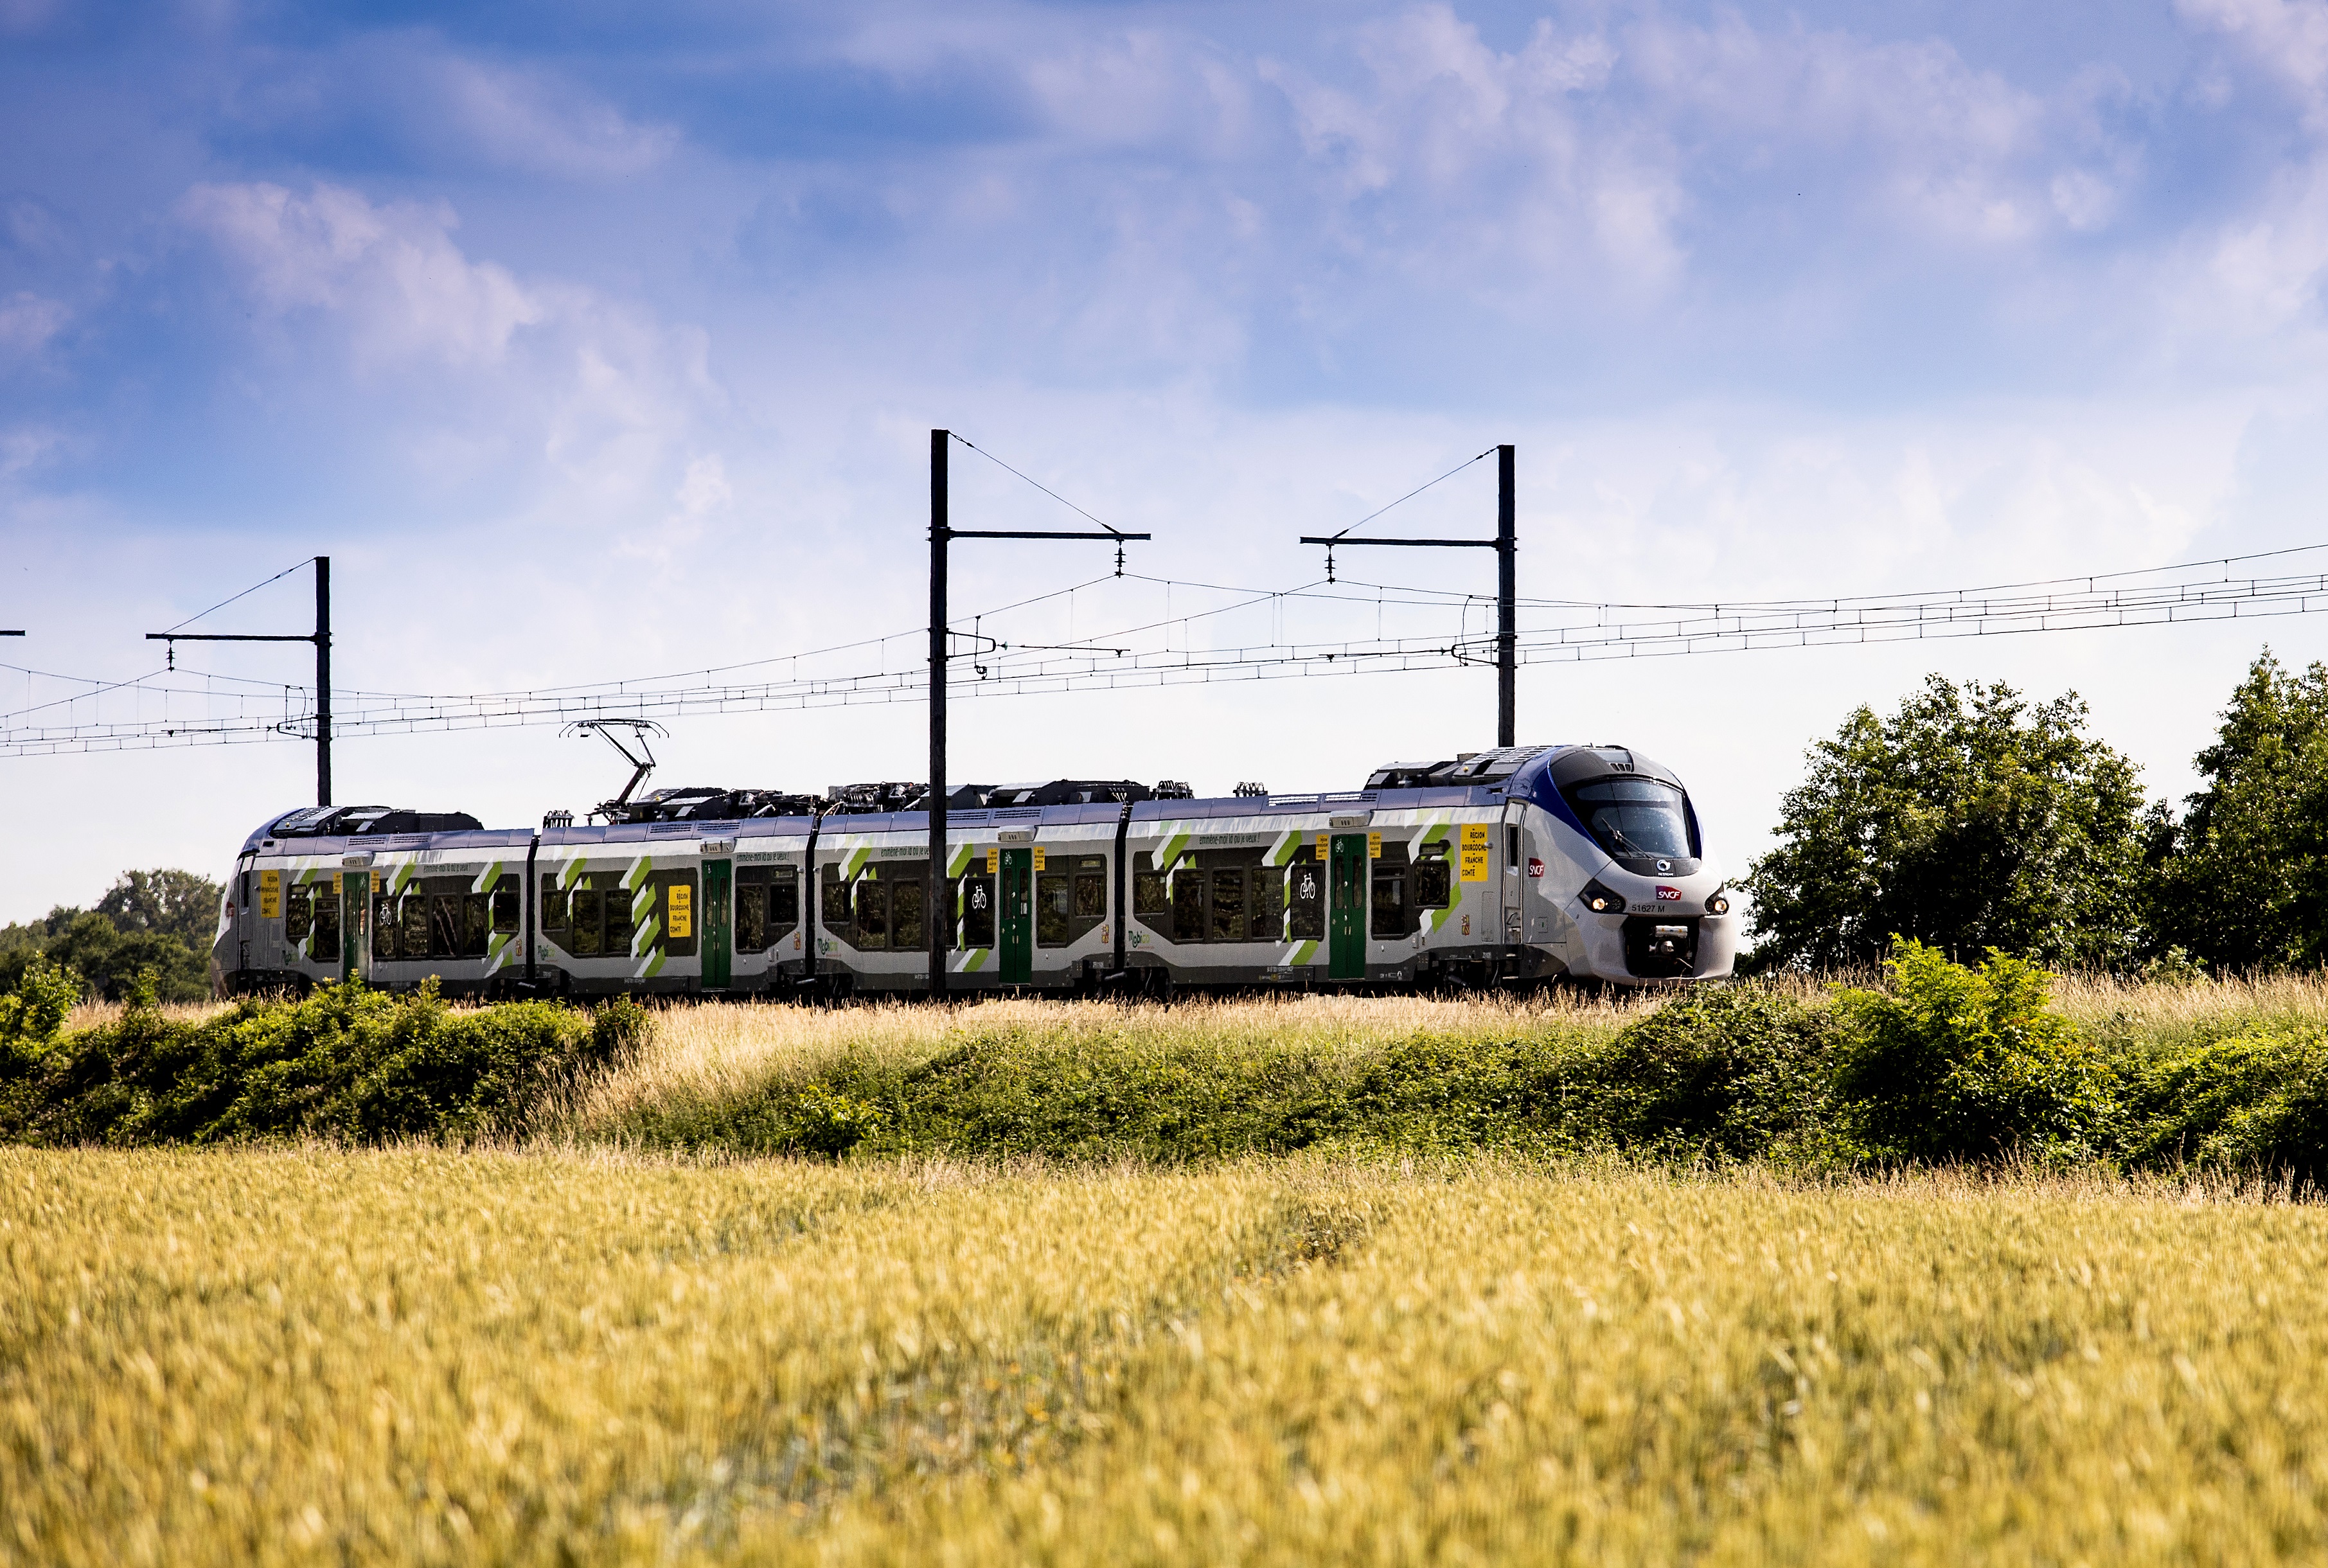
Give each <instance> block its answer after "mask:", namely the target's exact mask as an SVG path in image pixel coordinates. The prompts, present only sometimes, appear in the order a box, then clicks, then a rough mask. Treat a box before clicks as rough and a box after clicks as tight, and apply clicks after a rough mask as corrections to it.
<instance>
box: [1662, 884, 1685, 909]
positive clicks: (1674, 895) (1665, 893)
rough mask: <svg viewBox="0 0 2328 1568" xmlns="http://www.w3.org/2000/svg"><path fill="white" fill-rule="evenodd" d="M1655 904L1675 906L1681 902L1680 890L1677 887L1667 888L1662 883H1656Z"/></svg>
mask: <svg viewBox="0 0 2328 1568" xmlns="http://www.w3.org/2000/svg"><path fill="white" fill-rule="evenodd" d="M1657 902H1658V903H1660V904H1667V903H1674V904H1677V903H1679V902H1681V889H1680V888H1678V887H1666V885H1665V884H1664V883H1662V882H1660V883H1658V884H1657Z"/></svg>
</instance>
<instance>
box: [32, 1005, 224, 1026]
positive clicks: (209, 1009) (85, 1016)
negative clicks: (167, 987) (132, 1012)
mask: <svg viewBox="0 0 2328 1568" xmlns="http://www.w3.org/2000/svg"><path fill="white" fill-rule="evenodd" d="M233 1005H234V1004H233V1003H232V1002H223V1001H172V1002H164V1003H163V1004H162V1016H163V1017H164V1018H166V1019H169V1020H170V1021H171V1022H172V1023H180V1024H203V1023H207V1022H209V1021H210V1020H211V1019H214V1018H216V1017H218V1015H219V1014H221V1013H222V1012H225V1011H226V1010H228V1009H230V1008H231V1007H232V1006H233ZM123 1007H124V1004H122V1003H120V1002H117V1001H82V1002H80V1003H77V1004H75V1006H74V1008H73V1009H72V1011H71V1012H70V1013H68V1014H67V1015H65V1028H69V1029H93V1028H100V1027H102V1026H104V1025H107V1024H116V1023H119V1022H120V1021H121V1014H122V1011H123Z"/></svg>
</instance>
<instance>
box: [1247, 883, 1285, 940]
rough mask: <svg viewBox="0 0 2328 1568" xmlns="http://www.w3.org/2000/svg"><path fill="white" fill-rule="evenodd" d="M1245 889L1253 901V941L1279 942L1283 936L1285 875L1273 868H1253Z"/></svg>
mask: <svg viewBox="0 0 2328 1568" xmlns="http://www.w3.org/2000/svg"><path fill="white" fill-rule="evenodd" d="M1247 887H1249V888H1250V889H1251V891H1250V894H1249V897H1251V898H1252V900H1253V911H1252V918H1253V941H1255V942H1276V941H1280V940H1281V939H1282V938H1283V936H1284V934H1285V873H1284V872H1282V871H1281V870H1279V869H1277V868H1276V867H1274V866H1255V867H1254V868H1253V876H1252V878H1251V879H1250V881H1249V882H1248V883H1247Z"/></svg>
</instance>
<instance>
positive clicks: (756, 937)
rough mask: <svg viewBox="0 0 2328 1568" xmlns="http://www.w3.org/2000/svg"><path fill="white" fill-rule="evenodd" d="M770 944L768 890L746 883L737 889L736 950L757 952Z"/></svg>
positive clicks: (739, 951)
mask: <svg viewBox="0 0 2328 1568" xmlns="http://www.w3.org/2000/svg"><path fill="white" fill-rule="evenodd" d="M767 945H768V890H767V888H766V887H762V886H757V885H755V884H750V883H746V884H741V885H739V886H738V887H737V889H736V951H737V952H738V953H757V952H759V951H760V950H761V949H762V948H764V947H765V946H767Z"/></svg>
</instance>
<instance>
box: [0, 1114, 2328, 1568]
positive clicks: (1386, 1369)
mask: <svg viewBox="0 0 2328 1568" xmlns="http://www.w3.org/2000/svg"><path fill="white" fill-rule="evenodd" d="M0 1216H5V1217H0V1559H5V1560H6V1561H8V1562H10V1563H28V1564H29V1563H70V1564H90V1565H96V1564H117V1563H139V1564H146V1563H151V1564H203V1563H324V1562H330V1563H428V1562H474V1561H493V1562H509V1563H633V1562H636V1563H648V1562H652V1563H715V1562H742V1561H752V1562H768V1561H786V1562H791V1561H797V1562H803V1563H962V1564H978V1563H1005V1562H1011V1563H1016V1562H1062V1563H1064V1562H1094V1561H1103V1560H1104V1561H1123V1562H1136V1563H1187V1562H1206V1563H1318V1562H1328V1561H1331V1562H1359V1563H1413V1562H1443V1563H1469V1562H1488V1561H1495V1562H1507V1563H1508V1562H1543V1563H1672V1562H1676V1561H1690V1562H1703V1563H1731V1562H1739V1563H1744V1562H1754V1563H1763V1562H1779V1563H1878V1562H1881V1563H1903V1562H1904V1563H1916V1562H1944V1561H1945V1562H1960V1561H1965V1560H1967V1559H1977V1560H1981V1561H1985V1562H1997V1563H2079V1562H2083V1563H2095V1564H2099V1563H2150V1562H2160V1563H2255V1562H2271V1561H2296V1560H2305V1559H2310V1560H2316V1559H2317V1558H2318V1556H2319V1555H2320V1554H2322V1553H2323V1550H2328V1506H2324V1505H2328V1493H2323V1485H2328V1355H2323V1352H2328V1277H2323V1276H2324V1275H2328V1246H2324V1245H2323V1244H2328V1211H2323V1209H2321V1208H2319V1207H2314V1206H2311V1205H2304V1204H2290V1203H2286V1202H2284V1201H2276V1200H2275V1199H2274V1198H2273V1196H2272V1195H2271V1194H2269V1193H2268V1192H2265V1191H2245V1192H2242V1191H2239V1190H2236V1189H2232V1188H2220V1187H2219V1188H2212V1189H2210V1188H2202V1187H2198V1186H2173V1185H2149V1186H2143V1185H2129V1184H2125V1183H2106V1182H2102V1181H2098V1180H2090V1179H2058V1178H2057V1179H2043V1178H2033V1177H2023V1178H1999V1179H1987V1180H1975V1179H1971V1178H1966V1177H1961V1176H1949V1175H1946V1174H1942V1175H1927V1176H1920V1177H1916V1178H1899V1179H1894V1180H1888V1181H1873V1180H1862V1181H1852V1182H1841V1183H1833V1184H1827V1185H1822V1186H1802V1187H1794V1186H1788V1185H1787V1184H1784V1183H1781V1182H1779V1181H1775V1180H1773V1179H1771V1178H1768V1177H1766V1176H1758V1175H1756V1174H1753V1173H1751V1172H1743V1173H1733V1174H1732V1175H1729V1176H1725V1177H1703V1178H1687V1177H1677V1176H1674V1175H1669V1174H1657V1173H1647V1172H1640V1171H1628V1170H1624V1169H1617V1168H1614V1167H1607V1168H1600V1169H1589V1168H1574V1167H1572V1168H1568V1169H1557V1170H1553V1169H1541V1168H1534V1167H1530V1166H1526V1165H1523V1164H1516V1163H1511V1162H1504V1161H1495V1160H1471V1161H1465V1162H1459V1163H1454V1164H1450V1165H1446V1166H1443V1167H1440V1168H1435V1169H1413V1168H1406V1169H1403V1168H1400V1167H1399V1166H1397V1165H1395V1164H1385V1163H1374V1164H1347V1163H1344V1164H1337V1163H1333V1162H1305V1161H1298V1160H1277V1161H1258V1162H1249V1163H1242V1164H1234V1165H1230V1166H1225V1167H1221V1168H1217V1169H1210V1170H1206V1171H1202V1172H1187V1171H1178V1172H1167V1171H1155V1170H1139V1169H1116V1170H1107V1169H1083V1170H1062V1169H1007V1168H997V1167H986V1168H976V1167H966V1166H958V1165H947V1164H941V1163H926V1162H925V1163H915V1162H883V1163H879V1164H868V1165H864V1166H851V1165H840V1166H833V1165H814V1164H805V1163H797V1162H793V1161H738V1162H728V1163H702V1162H690V1161H684V1160H650V1159H643V1158H639V1157H635V1156H622V1155H610V1154H605V1153H598V1154H592V1153H587V1152H572V1151H567V1152H560V1151H557V1150H546V1149H534V1150H505V1151H500V1152H480V1151H470V1152H466V1153H453V1152H446V1151H441V1150H380V1151H371V1152H348V1151H341V1150H324V1149H319V1148H305V1149H276V1150H241V1151H231V1152H230V1151H207V1150H205V1151H167V1152H136V1153H113V1152H100V1151H89V1150H82V1151H68V1152H59V1151H37V1150H7V1151H0Z"/></svg>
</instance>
